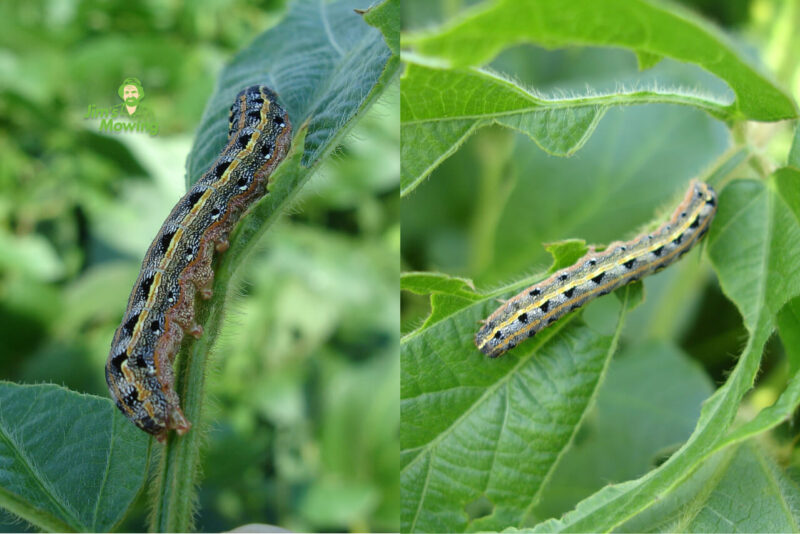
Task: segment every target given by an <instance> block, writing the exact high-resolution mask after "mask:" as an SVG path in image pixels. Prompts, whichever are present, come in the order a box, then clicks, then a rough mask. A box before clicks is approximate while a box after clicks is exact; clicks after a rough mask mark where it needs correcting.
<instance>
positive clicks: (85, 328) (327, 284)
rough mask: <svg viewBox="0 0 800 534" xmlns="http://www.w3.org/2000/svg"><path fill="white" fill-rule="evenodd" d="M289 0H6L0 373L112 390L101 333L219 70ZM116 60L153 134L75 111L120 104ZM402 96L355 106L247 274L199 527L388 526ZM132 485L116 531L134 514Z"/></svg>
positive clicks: (221, 389)
mask: <svg viewBox="0 0 800 534" xmlns="http://www.w3.org/2000/svg"><path fill="white" fill-rule="evenodd" d="M284 4H285V2H282V1H264V2H258V1H247V0H244V1H237V0H204V1H200V2H185V3H183V2H168V1H149V2H143V3H137V2H133V3H130V2H128V3H123V4H120V3H116V2H107V1H100V0H97V1H80V0H66V1H62V0H52V1H33V2H28V1H22V0H20V1H16V0H15V1H7V2H2V3H0V377H1V378H2V379H4V380H9V381H15V382H21V383H41V382H53V383H57V384H63V385H65V386H67V387H69V388H71V389H73V390H76V391H81V392H89V393H94V394H97V395H101V396H104V397H107V396H108V392H107V389H106V385H105V381H104V379H103V366H104V362H105V359H106V356H107V352H108V348H109V346H110V342H111V338H112V336H113V333H114V330H115V328H116V327H117V324H118V322H119V321H120V319H121V317H122V313H123V310H124V308H125V304H126V301H127V297H128V294H129V292H130V289H131V287H132V285H133V282H134V280H135V277H136V274H137V271H138V268H139V265H140V264H141V259H142V257H143V255H144V251H145V250H146V248H147V246H148V245H149V242H150V240H151V239H152V238H153V236H154V235H155V233H156V231H157V229H158V228H159V226H160V225H161V223H162V222H163V220H164V218H165V217H166V215H167V213H168V212H169V210H170V208H171V206H172V205H173V204H174V202H175V201H176V200H177V199H178V198H179V197H180V196H181V194H182V193H183V191H184V162H185V159H186V155H187V154H188V152H189V149H190V147H191V144H192V141H193V138H194V128H195V127H196V125H197V124H198V122H199V120H200V117H201V115H202V112H203V109H204V106H205V103H206V100H207V99H208V97H209V96H210V95H211V92H212V90H213V87H214V84H215V79H216V75H217V73H218V72H219V71H220V69H221V68H222V66H223V65H224V63H225V61H227V60H228V59H229V58H230V57H231V56H232V55H233V54H234V53H235V52H236V51H237V50H238V49H240V48H241V47H243V46H245V45H246V44H247V43H249V42H250V41H251V40H252V39H253V38H254V37H255V36H256V35H258V34H259V33H261V32H262V31H264V30H266V29H268V28H269V27H270V26H272V25H274V24H275V23H276V22H277V21H278V20H280V18H281V16H282V14H283V12H284V10H285V7H286V6H285V5H284ZM129 76H133V77H137V78H139V79H140V80H141V81H142V84H143V86H144V90H145V98H144V100H143V101H142V102H143V104H146V105H147V106H148V107H149V108H150V109H151V110H153V112H154V114H155V116H156V118H157V120H158V122H159V126H160V132H159V134H158V136H156V137H150V136H148V135H147V134H144V133H141V134H135V135H132V134H124V135H119V134H117V135H101V134H100V133H99V132H98V131H97V123H94V122H92V121H85V120H83V116H84V114H85V113H86V110H87V107H88V105H89V104H94V105H96V106H101V107H103V106H110V105H114V104H117V103H119V102H120V100H119V97H118V96H117V93H116V91H117V87H118V86H119V84H120V83H121V81H122V80H123V79H124V78H127V77H129ZM398 93H399V91H398V90H397V87H394V88H391V89H390V90H389V91H387V93H386V94H385V95H384V96H383V97H382V99H381V100H380V101H379V102H378V103H377V104H376V105H375V106H373V107H372V109H371V110H370V111H369V112H368V113H367V114H366V115H365V116H364V117H363V118H362V119H361V120H360V122H359V123H358V125H357V126H356V129H355V131H354V132H353V134H352V135H350V136H349V137H348V138H347V139H346V140H345V141H344V143H343V144H342V146H340V147H339V148H338V149H337V151H336V153H335V156H334V157H333V158H330V159H329V160H328V161H327V162H326V163H325V164H323V166H322V168H321V169H320V171H319V172H318V173H317V174H316V175H315V176H314V177H313V178H312V180H311V182H309V183H308V184H307V186H306V187H305V189H304V191H303V192H302V194H301V198H300V200H299V202H298V203H297V205H296V208H295V209H294V211H293V212H292V213H290V214H288V215H287V216H286V217H284V219H283V221H282V222H281V223H279V224H278V225H276V226H275V227H273V228H272V229H271V230H270V231H269V232H268V233H267V235H266V236H265V238H264V240H263V241H262V242H261V243H260V244H259V246H258V249H257V251H256V252H255V253H254V254H252V255H251V256H250V258H249V260H248V262H247V264H246V265H245V266H243V268H242V269H241V270H240V276H239V278H240V283H239V284H238V286H237V289H236V295H235V296H233V298H231V300H230V305H229V307H228V313H227V317H226V323H225V326H224V328H223V332H222V335H221V336H220V342H219V344H218V346H217V347H216V349H215V351H214V358H213V365H212V369H211V373H210V377H209V381H208V387H209V393H210V398H211V402H212V405H211V406H210V408H209V409H207V410H206V416H207V417H208V419H209V422H210V425H209V427H208V432H207V447H206V453H205V455H204V459H203V465H202V472H203V479H202V481H201V489H200V502H199V513H198V515H197V527H198V529H199V530H202V531H219V530H227V529H232V528H235V527H237V526H240V525H243V524H246V523H251V522H259V523H270V524H276V525H280V526H282V527H284V528H289V529H293V530H300V531H314V530H324V531H367V530H373V531H375V530H377V531H387V530H388V531H395V530H397V529H398V528H399V523H398V506H399V505H398V491H399V490H398V445H397V429H398V420H399V410H398V397H399V385H398V384H399V360H398V330H397V324H398V322H399V296H398V274H399V270H398V257H399V246H400V232H399V222H398V221H399V201H398V183H399V154H398V146H399V111H398V97H399V96H398ZM309 309H313V310H314V313H313V314H309V313H308V310H309ZM278 310H280V313H279V312H278ZM146 497H147V496H146V494H142V495H141V496H140V498H139V500H138V501H137V503H136V504H135V506H134V510H133V513H132V514H131V515H130V516H129V518H128V519H127V520H126V521H125V522H124V523H123V524H122V525H121V527H120V528H121V530H128V531H140V530H144V529H145V528H146V522H145V518H146V513H147V507H146ZM0 519H2V521H3V525H1V526H0V528H3V529H5V530H20V529H21V528H25V525H22V524H20V523H19V522H14V519H13V518H12V517H10V516H9V515H8V514H6V513H5V512H3V513H2V517H1V518H0Z"/></svg>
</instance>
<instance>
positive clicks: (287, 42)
mask: <svg viewBox="0 0 800 534" xmlns="http://www.w3.org/2000/svg"><path fill="white" fill-rule="evenodd" d="M369 6H370V2H369V1H365V0H338V1H335V2H316V1H312V0H297V1H295V2H293V3H292V4H291V6H290V8H289V10H288V12H287V14H286V17H285V18H284V19H283V20H282V21H281V22H280V23H279V24H278V25H276V26H274V27H273V28H271V29H270V30H268V31H266V32H264V33H263V34H261V35H260V36H259V37H257V38H256V40H255V41H253V43H252V44H251V45H250V46H248V47H247V48H245V49H244V50H242V51H241V52H239V53H238V54H237V55H236V57H234V58H233V60H232V61H231V62H230V63H229V64H228V66H227V67H226V68H225V69H224V70H223V71H222V74H221V76H220V79H219V81H218V82H217V88H216V90H215V91H214V95H213V96H212V97H211V100H210V101H209V103H208V105H207V106H206V111H205V113H204V114H203V119H202V120H201V122H200V126H199V127H198V135H197V139H195V143H194V146H193V148H192V151H191V153H190V155H189V159H188V161H187V166H186V169H187V175H186V183H187V184H188V185H190V184H193V183H195V182H196V181H197V180H198V179H199V178H200V176H202V174H203V173H204V172H205V171H206V170H208V168H209V167H210V166H211V163H212V162H213V161H214V160H215V159H216V158H217V156H218V155H219V153H220V150H221V149H222V147H223V146H225V143H226V142H227V136H228V110H229V108H230V105H231V103H232V102H233V97H234V96H235V95H236V93H238V92H239V91H240V90H242V89H243V88H245V87H247V86H248V85H253V84H256V83H265V84H267V85H268V86H269V87H271V88H272V89H273V90H275V91H276V92H277V93H278V95H279V96H280V100H281V103H282V104H283V105H284V107H285V108H286V110H287V111H288V112H289V118H290V119H291V122H292V127H293V128H294V135H295V139H294V141H295V142H297V141H298V135H299V133H300V130H301V128H303V126H304V125H305V126H306V128H307V133H306V134H305V135H306V137H305V142H304V144H303V145H302V146H301V147H296V148H297V149H302V151H303V157H302V164H303V166H305V167H309V166H312V165H313V164H314V163H316V161H317V160H318V159H319V158H320V157H321V156H322V155H323V154H325V153H326V152H329V151H330V150H331V149H332V148H333V146H332V145H334V144H335V143H336V141H337V140H338V139H340V138H341V136H342V130H343V129H347V128H348V126H351V121H352V119H353V118H354V117H355V116H356V114H357V113H358V112H360V111H362V110H363V108H364V107H365V106H367V105H368V104H370V103H371V102H372V101H374V99H375V98H376V96H377V94H378V93H376V92H375V91H373V90H372V89H373V87H375V86H376V85H378V84H379V82H380V83H386V82H388V81H389V80H390V79H391V76H392V75H393V74H394V72H385V70H384V69H385V68H386V66H387V62H388V60H389V58H390V56H391V51H390V50H389V47H388V46H387V45H386V43H385V42H384V36H383V35H382V34H381V32H380V31H379V30H378V29H376V28H374V27H371V26H369V25H368V24H367V23H365V22H364V21H363V20H362V15H359V14H358V13H356V12H355V11H354V10H356V9H362V10H364V9H367V8H368V7H369ZM393 68H394V69H395V70H396V66H395V65H393Z"/></svg>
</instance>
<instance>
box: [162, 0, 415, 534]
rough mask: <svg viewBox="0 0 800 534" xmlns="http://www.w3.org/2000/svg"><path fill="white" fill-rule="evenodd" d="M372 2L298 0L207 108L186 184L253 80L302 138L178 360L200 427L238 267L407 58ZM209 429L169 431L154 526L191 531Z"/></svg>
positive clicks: (218, 275) (229, 258)
mask: <svg viewBox="0 0 800 534" xmlns="http://www.w3.org/2000/svg"><path fill="white" fill-rule="evenodd" d="M365 4H366V5H365ZM368 7H369V3H368V2H364V1H362V0H338V1H335V2H317V1H313V0H297V1H296V2H294V3H293V4H292V5H291V7H290V8H289V11H288V13H287V15H286V17H285V18H284V19H283V20H282V21H281V22H280V23H279V24H277V25H276V26H274V27H273V28H271V29H270V30H268V31H266V32H264V33H263V34H261V35H260V36H259V37H258V38H256V40H255V41H254V42H253V43H252V44H251V45H250V46H248V47H247V48H245V49H244V50H242V51H241V52H240V53H239V54H237V56H236V57H235V58H234V59H233V60H232V61H231V63H230V64H229V65H228V66H227V67H226V68H225V69H224V70H223V72H222V74H221V77H220V79H219V81H218V82H217V89H216V91H215V93H214V95H213V96H212V97H211V99H210V101H209V103H208V105H207V106H206V111H205V113H204V115H203V119H202V120H201V124H200V127H199V129H198V135H197V138H196V139H195V143H194V146H193V148H192V151H191V153H190V154H189V158H188V161H187V176H186V181H187V185H190V184H193V183H195V182H196V181H197V180H198V179H199V178H200V176H201V175H202V174H203V172H205V171H206V169H208V168H209V167H210V165H211V163H212V162H213V161H214V159H215V158H216V157H217V155H218V154H219V152H220V150H221V148H222V147H223V146H224V145H225V143H226V140H227V121H228V110H229V108H230V105H231V103H232V102H233V98H234V96H235V95H236V93H237V92H238V91H240V90H241V89H242V88H244V87H246V86H248V85H251V84H255V83H266V84H267V85H269V86H270V87H271V88H272V89H274V90H275V91H276V92H278V94H279V95H280V99H281V102H282V103H283V105H284V106H285V107H286V109H287V111H288V113H289V116H290V119H291V122H292V125H293V128H294V131H293V137H294V138H293V140H292V143H293V146H292V150H291V152H290V153H289V155H288V156H287V157H286V160H285V161H284V162H283V163H282V164H281V165H280V166H279V168H278V169H277V170H276V171H275V173H274V174H273V175H272V176H271V177H270V184H269V194H268V195H267V196H266V198H265V199H263V200H262V201H261V202H259V203H257V204H256V205H255V206H253V207H252V208H251V209H250V210H249V211H248V212H247V214H246V215H245V216H244V217H243V218H242V220H241V221H240V222H239V223H238V225H237V227H236V229H235V231H234V232H233V233H232V234H231V236H230V249H229V250H228V251H226V252H225V254H224V255H222V257H221V259H220V261H219V264H218V266H217V268H216V270H215V277H214V286H213V291H214V295H215V298H213V299H211V300H210V301H204V302H201V303H199V304H198V305H197V310H196V320H197V322H198V324H201V325H202V326H203V329H204V335H203V337H202V339H200V340H190V341H188V342H187V343H185V344H184V345H183V347H182V350H181V353H180V355H179V357H178V360H177V363H176V369H175V375H176V377H177V380H176V390H177V391H178V393H179V395H180V397H181V401H182V403H183V408H184V413H185V414H186V416H187V418H188V419H189V420H190V421H192V422H194V423H195V425H198V424H199V423H200V422H201V421H202V417H201V414H202V405H203V398H204V395H205V393H204V389H205V377H206V374H207V368H206V367H207V358H208V355H209V353H210V351H211V347H212V346H213V345H214V342H215V340H216V338H217V335H218V332H219V330H220V325H221V321H222V313H223V309H224V304H225V298H226V295H227V294H228V286H229V284H230V282H231V279H232V277H233V274H234V272H235V271H236V269H237V268H238V267H239V266H240V265H241V263H242V261H243V259H244V256H246V254H247V253H248V252H249V251H250V250H251V249H252V248H253V245H254V244H255V242H256V241H257V240H258V238H259V237H260V236H261V235H262V234H263V233H264V232H265V231H266V229H267V228H268V227H269V226H270V224H271V223H273V222H274V221H275V220H276V219H277V217H278V216H279V215H280V213H281V212H282V211H283V210H284V209H286V208H287V207H288V206H290V205H291V203H292V201H293V200H294V199H295V198H296V196H297V194H298V192H299V190H300V188H301V187H302V186H303V185H304V184H305V183H306V182H307V181H308V179H309V178H310V176H311V174H312V172H313V171H314V170H315V169H316V167H317V166H318V165H319V163H320V160H321V158H323V157H324V156H326V155H327V154H329V153H330V152H331V151H333V150H334V149H335V147H336V145H337V144H338V143H339V142H340V141H341V139H342V138H343V137H344V136H345V135H347V133H348V132H349V131H350V130H351V129H352V127H353V125H354V123H355V121H354V119H355V117H356V116H357V115H358V114H363V113H364V111H365V110H366V108H367V107H369V106H370V105H371V104H372V103H374V102H375V101H376V100H377V98H378V97H379V96H380V95H381V94H382V93H383V91H384V90H385V89H386V87H387V85H388V84H389V83H390V82H391V81H392V80H393V78H394V76H395V73H396V72H397V67H398V64H399V62H398V61H392V60H391V58H392V54H391V51H390V50H389V48H388V46H387V45H386V43H385V42H384V36H383V34H382V33H381V31H380V30H379V29H377V28H375V27H372V26H370V25H369V24H367V23H366V22H365V21H364V20H363V17H362V15H360V14H359V13H358V12H357V11H356V10H360V11H363V10H365V9H367V8H368ZM379 19H380V17H379ZM379 22H380V20H379ZM383 22H384V23H385V22H386V21H385V20H384V21H383ZM201 435H202V432H201V431H198V430H195V431H191V432H189V433H187V434H186V435H185V436H184V437H182V438H180V439H175V437H174V436H170V437H169V438H168V441H167V444H166V447H165V450H164V454H162V456H161V459H162V464H161V467H160V469H159V478H158V479H157V480H156V483H155V484H154V487H155V489H154V491H153V495H154V501H155V507H154V513H153V514H152V515H151V528H152V529H153V530H158V531H187V530H189V529H190V527H191V522H192V507H193V503H194V502H195V492H196V484H195V482H196V477H197V476H198V470H197V468H196V466H197V463H198V455H199V447H200V443H201Z"/></svg>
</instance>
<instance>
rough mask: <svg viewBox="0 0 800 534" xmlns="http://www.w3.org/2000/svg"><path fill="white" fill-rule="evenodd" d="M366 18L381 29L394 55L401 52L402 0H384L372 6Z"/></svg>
mask: <svg viewBox="0 0 800 534" xmlns="http://www.w3.org/2000/svg"><path fill="white" fill-rule="evenodd" d="M364 20H366V21H367V23H368V24H369V25H370V26H374V27H376V28H378V29H379V30H380V31H381V33H382V34H383V38H384V40H385V41H386V44H387V45H388V46H389V49H390V50H391V51H392V54H393V55H396V56H397V55H399V54H400V0H384V1H383V2H381V3H380V4H378V5H375V6H373V7H370V8H369V9H368V10H367V12H366V13H364Z"/></svg>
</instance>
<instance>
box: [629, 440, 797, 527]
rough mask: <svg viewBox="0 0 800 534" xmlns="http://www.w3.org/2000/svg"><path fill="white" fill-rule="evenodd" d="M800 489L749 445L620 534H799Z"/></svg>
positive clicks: (724, 454)
mask: <svg viewBox="0 0 800 534" xmlns="http://www.w3.org/2000/svg"><path fill="white" fill-rule="evenodd" d="M798 530H800V489H798V487H797V485H796V484H795V483H794V482H793V481H792V480H791V479H790V478H789V477H788V476H787V475H786V474H785V473H784V472H783V471H782V470H781V469H780V468H779V467H778V466H777V465H775V462H774V461H773V460H772V459H771V458H770V457H769V456H768V455H767V453H766V452H765V451H764V450H762V449H761V448H759V447H758V445H757V442H755V441H753V440H751V441H748V442H746V443H744V444H742V445H739V446H737V447H731V448H728V449H725V450H723V451H721V452H718V453H717V454H715V455H714V456H712V457H711V458H709V459H708V460H706V461H705V462H703V465H701V466H700V468H699V469H698V470H697V471H696V472H695V473H694V474H693V475H692V476H691V477H690V478H689V479H688V480H687V481H686V482H684V483H683V484H681V485H680V486H679V487H678V488H676V489H675V490H674V491H673V492H672V493H670V494H669V495H667V496H666V497H665V498H664V499H661V500H660V501H659V502H658V503H656V504H655V506H653V508H652V509H651V510H649V511H648V513H646V514H642V516H640V517H637V518H636V519H634V520H632V521H630V522H628V523H626V524H624V525H622V527H621V528H619V529H618V531H619V532H797V531H798Z"/></svg>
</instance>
